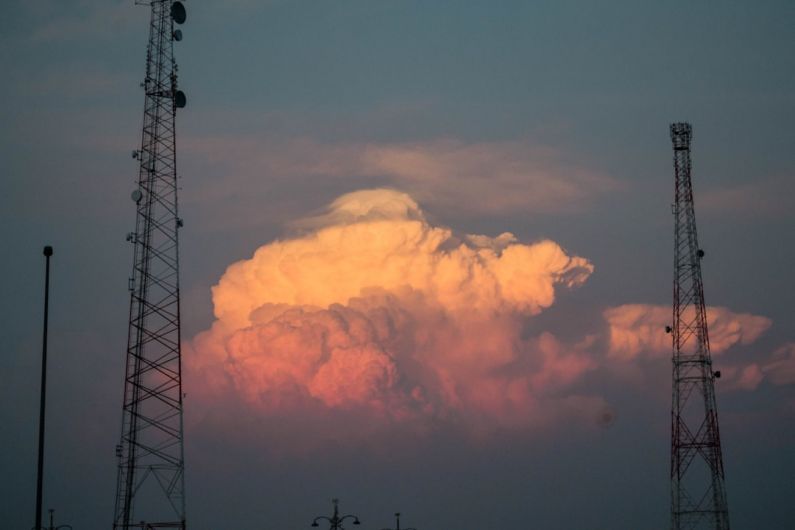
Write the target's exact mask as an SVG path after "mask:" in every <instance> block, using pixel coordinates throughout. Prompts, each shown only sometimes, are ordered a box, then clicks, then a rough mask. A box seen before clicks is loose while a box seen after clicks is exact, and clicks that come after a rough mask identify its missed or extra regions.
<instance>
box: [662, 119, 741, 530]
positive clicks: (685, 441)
mask: <svg viewBox="0 0 795 530" xmlns="http://www.w3.org/2000/svg"><path fill="white" fill-rule="evenodd" d="M692 137H693V129H692V127H691V126H690V124H689V123H673V124H671V140H672V141H673V147H674V171H675V173H676V184H675V193H674V197H675V198H674V204H673V214H674V217H675V228H674V300H673V329H671V330H670V331H672V332H673V399H672V408H671V530H702V529H704V530H706V529H710V530H728V529H729V510H728V507H727V504H726V490H725V487H724V472H723V456H722V454H721V446H720V432H719V429H718V411H717V407H716V404H715V384H714V383H715V379H716V378H718V377H720V372H718V371H716V372H713V371H712V359H711V357H710V353H709V334H708V333H707V314H706V308H705V305H704V286H703V283H702V280H701V260H702V258H703V257H704V251H703V250H701V249H700V248H699V246H698V238H697V235H696V215H695V209H694V207H693V186H692V182H691V179H690V140H691V139H692Z"/></svg>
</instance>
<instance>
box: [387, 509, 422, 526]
mask: <svg viewBox="0 0 795 530" xmlns="http://www.w3.org/2000/svg"><path fill="white" fill-rule="evenodd" d="M395 519H396V522H395V528H383V529H382V530H401V529H400V512H396V513H395ZM403 530H417V529H416V528H403Z"/></svg>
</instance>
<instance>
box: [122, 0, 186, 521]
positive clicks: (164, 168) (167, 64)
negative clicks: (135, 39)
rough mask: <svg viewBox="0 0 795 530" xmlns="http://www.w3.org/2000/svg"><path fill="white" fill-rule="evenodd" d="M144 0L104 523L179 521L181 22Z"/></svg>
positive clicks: (174, 9) (173, 7)
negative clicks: (110, 483)
mask: <svg viewBox="0 0 795 530" xmlns="http://www.w3.org/2000/svg"><path fill="white" fill-rule="evenodd" d="M136 4H145V5H149V6H150V7H151V10H152V16H151V20H150V24H149V44H148V46H147V50H146V77H145V78H144V82H143V83H142V85H141V86H142V87H143V88H144V91H145V94H146V96H145V100H144V119H143V131H142V135H141V149H140V150H137V151H134V152H133V158H136V159H138V162H139V171H138V186H137V188H136V189H135V190H134V191H133V192H132V199H133V201H135V204H136V222H135V232H131V233H130V234H128V236H127V240H128V241H130V242H131V243H132V244H133V246H134V251H133V272H132V276H131V277H130V279H129V289H130V322H129V328H128V336H127V355H126V359H127V360H126V371H125V376H124V402H123V405H122V428H121V440H120V443H119V445H117V446H116V456H117V457H118V459H119V464H118V466H119V468H118V478H117V484H116V507H115V513H114V518H113V528H114V530H128V529H130V528H140V529H142V530H143V529H149V528H179V529H181V530H184V529H185V476H184V463H183V447H182V442H183V434H182V398H183V394H182V360H181V351H180V303H179V254H178V231H179V228H180V227H181V226H182V220H181V219H180V218H179V216H178V211H177V164H176V147H175V139H176V129H175V117H176V111H177V108H182V107H184V106H185V94H184V93H183V92H181V91H179V90H177V64H176V62H175V61H174V41H179V40H181V39H182V32H181V31H180V30H178V29H175V24H182V23H183V22H185V17H186V14H185V6H184V5H183V4H182V3H181V2H179V1H174V0H148V1H145V2H144V1H141V0H136Z"/></svg>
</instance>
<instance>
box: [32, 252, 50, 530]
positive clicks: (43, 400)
mask: <svg viewBox="0 0 795 530" xmlns="http://www.w3.org/2000/svg"><path fill="white" fill-rule="evenodd" d="M43 254H44V259H45V271H44V333H43V336H42V340H41V388H40V391H41V395H40V397H39V461H38V468H37V472H36V517H35V519H36V524H35V525H34V526H33V528H34V529H36V530H39V529H40V528H41V501H42V495H43V491H44V416H45V411H46V409H47V407H46V404H47V327H48V319H49V314H50V257H51V256H52V247H51V246H49V245H47V246H46V247H44V251H43Z"/></svg>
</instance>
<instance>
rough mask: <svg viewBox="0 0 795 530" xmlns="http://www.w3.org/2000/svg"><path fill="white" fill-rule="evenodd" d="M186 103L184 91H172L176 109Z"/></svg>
mask: <svg viewBox="0 0 795 530" xmlns="http://www.w3.org/2000/svg"><path fill="white" fill-rule="evenodd" d="M187 103H188V98H187V97H185V92H183V91H182V90H177V91H176V92H174V105H175V106H176V107H177V108H178V109H182V108H185V105H186V104H187Z"/></svg>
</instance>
